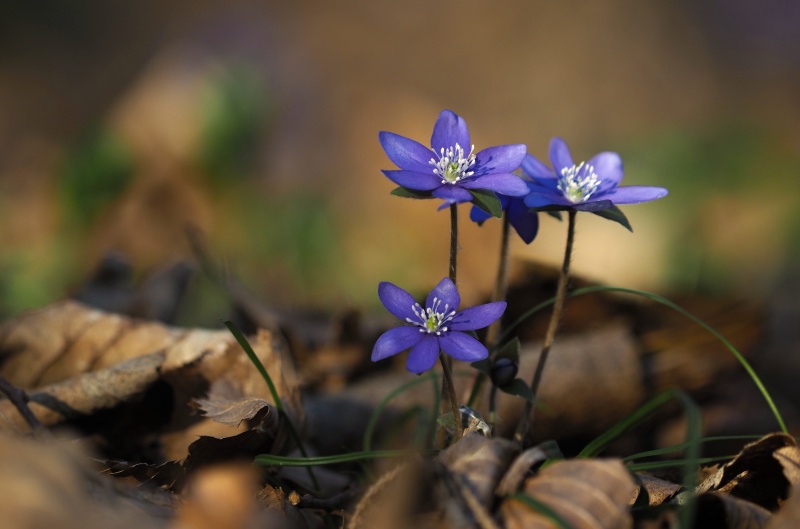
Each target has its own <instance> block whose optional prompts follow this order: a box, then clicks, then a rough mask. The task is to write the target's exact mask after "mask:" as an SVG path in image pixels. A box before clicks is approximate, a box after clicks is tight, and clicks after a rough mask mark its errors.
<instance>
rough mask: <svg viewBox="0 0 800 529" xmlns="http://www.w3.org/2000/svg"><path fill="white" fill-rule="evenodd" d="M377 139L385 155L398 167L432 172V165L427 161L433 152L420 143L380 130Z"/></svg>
mask: <svg viewBox="0 0 800 529" xmlns="http://www.w3.org/2000/svg"><path fill="white" fill-rule="evenodd" d="M378 139H379V140H380V142H381V147H383V150H384V151H386V156H388V157H389V159H390V160H391V161H392V162H394V164H395V165H396V166H397V167H399V168H400V169H406V170H408V171H415V172H418V173H426V172H427V173H433V167H432V166H431V165H430V164H429V163H428V162H429V161H430V159H431V158H433V157H434V156H433V152H432V151H431V150H430V149H429V148H427V147H425V146H424V145H422V144H421V143H418V142H416V141H414V140H412V139H409V138H406V137H404V136H400V135H399V134H395V133H393V132H386V131H383V132H380V133H379V134H378Z"/></svg>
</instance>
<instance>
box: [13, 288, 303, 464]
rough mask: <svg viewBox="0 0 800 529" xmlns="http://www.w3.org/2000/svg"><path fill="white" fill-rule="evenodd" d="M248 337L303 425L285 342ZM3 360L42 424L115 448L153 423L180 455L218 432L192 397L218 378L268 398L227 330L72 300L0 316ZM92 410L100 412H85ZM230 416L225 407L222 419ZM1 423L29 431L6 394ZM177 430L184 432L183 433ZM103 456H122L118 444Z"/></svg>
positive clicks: (239, 391)
mask: <svg viewBox="0 0 800 529" xmlns="http://www.w3.org/2000/svg"><path fill="white" fill-rule="evenodd" d="M251 345H252V346H253V349H254V350H255V352H256V354H257V355H258V356H259V358H260V359H261V361H262V363H263V364H264V366H265V367H266V369H267V371H268V373H270V375H271V378H272V380H273V382H274V384H275V386H276V389H277V392H278V395H279V397H280V398H281V401H282V404H283V408H284V410H285V411H286V413H287V415H288V416H290V417H292V419H293V421H295V423H296V424H298V425H299V424H301V423H302V420H303V416H302V408H301V405H300V395H299V389H298V386H297V379H296V375H295V373H294V369H293V366H292V364H291V362H289V361H287V360H286V357H287V355H286V353H285V346H284V345H283V343H282V342H281V340H280V339H279V338H277V337H276V336H274V335H273V334H271V333H270V332H269V331H265V330H262V331H259V332H258V333H257V334H256V335H255V336H254V337H252V338H251ZM0 360H2V363H1V364H0V374H3V375H4V376H6V378H8V379H9V380H10V381H11V382H12V383H14V384H16V385H18V386H21V387H23V388H25V389H28V391H29V394H30V400H31V403H30V408H31V410H32V411H33V413H34V414H35V415H36V416H37V417H38V418H39V420H40V421H41V422H42V423H43V424H45V425H48V426H54V425H57V424H61V423H70V424H72V425H73V426H76V427H79V428H81V429H83V430H84V431H86V432H87V433H100V434H101V435H102V436H103V437H105V438H106V439H108V443H107V447H108V448H109V451H112V452H113V450H114V449H122V448H124V447H125V446H126V445H134V444H136V443H135V441H136V440H137V439H139V438H142V439H144V438H145V437H146V436H148V437H150V438H152V436H153V434H158V433H159V432H160V433H163V434H164V436H165V437H164V439H163V440H164V446H165V450H166V451H168V452H169V454H170V456H172V457H174V458H183V457H185V456H186V455H187V454H188V446H189V445H190V444H191V443H193V442H194V441H195V439H196V438H197V436H198V435H200V436H203V435H208V434H210V435H215V436H219V434H220V431H221V430H220V426H221V425H219V426H212V423H211V422H210V421H208V427H204V426H203V425H202V424H200V423H202V421H203V420H205V419H203V418H202V417H199V416H198V415H196V414H195V413H194V409H193V408H192V407H191V406H190V403H192V401H193V400H194V399H197V398H203V397H207V392H208V391H209V388H210V387H215V385H217V384H219V383H221V382H225V383H226V384H227V385H228V386H229V392H228V395H229V397H230V398H232V399H233V398H235V399H240V400H241V399H255V401H258V400H261V401H263V402H267V403H270V404H273V402H272V396H271V394H270V392H269V390H268V387H267V385H266V383H265V382H264V380H263V379H262V377H261V375H260V374H259V372H258V370H257V369H256V368H255V367H254V366H253V365H252V364H251V362H250V360H249V358H248V357H247V355H246V354H245V353H244V352H243V351H242V349H241V346H240V345H239V344H238V343H237V342H236V340H235V339H234V338H233V336H232V335H231V334H230V332H228V331H227V330H206V329H180V328H174V327H168V326H165V325H162V324H159V323H155V322H144V321H139V320H134V319H131V318H127V317H123V316H118V315H115V314H107V313H104V312H101V311H98V310H95V309H90V308H88V307H85V306H83V305H81V304H79V303H76V302H73V301H65V302H61V303H57V304H54V305H51V306H49V307H45V308H43V309H40V310H37V311H33V312H29V313H26V314H23V315H22V316H20V317H19V318H17V319H15V320H10V321H8V322H5V323H4V324H2V325H0ZM42 384H44V385H42ZM255 401H254V402H255ZM255 407H257V405H255ZM253 411H256V413H257V410H255V409H254V408H253V407H251V409H250V410H249V411H248V412H246V413H245V412H244V411H243V410H241V409H240V410H239V412H240V413H241V417H242V419H246V418H247V417H246V416H247V415H248V414H249V413H252V412H253ZM218 412H219V410H218ZM231 413H233V412H232V411H231ZM95 416H96V417H98V420H96V421H92V420H91V418H92V417H95ZM101 416H102V417H101ZM134 418H135V419H134ZM101 419H102V420H101ZM233 419H234V417H233V415H229V416H228V419H227V420H230V421H233ZM196 425H199V426H201V428H199V429H198V428H195V427H194V426H196ZM0 428H3V429H6V430H9V429H10V430H14V431H20V432H24V431H27V430H28V427H27V424H26V423H25V422H24V421H23V419H22V417H21V416H20V414H19V413H18V412H17V411H16V410H15V409H14V408H13V407H12V406H11V405H10V403H9V402H8V401H7V400H4V399H3V400H0ZM225 428H228V430H227V432H228V433H227V434H224V435H222V437H228V436H232V435H234V434H238V433H240V430H238V429H236V428H233V427H225ZM182 431H186V432H189V433H188V434H187V435H183V436H181V434H180V432H182ZM274 434H276V432H271V435H274ZM249 435H253V434H249ZM262 440H263V439H262ZM108 455H109V456H110V457H112V458H122V459H127V455H126V454H124V453H119V451H118V452H117V453H116V454H114V453H111V454H108Z"/></svg>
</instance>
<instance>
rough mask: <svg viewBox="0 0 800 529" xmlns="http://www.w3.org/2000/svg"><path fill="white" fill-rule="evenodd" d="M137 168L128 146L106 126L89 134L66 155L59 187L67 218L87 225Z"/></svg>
mask: <svg viewBox="0 0 800 529" xmlns="http://www.w3.org/2000/svg"><path fill="white" fill-rule="evenodd" d="M134 170H135V165H134V160H133V156H132V154H131V152H130V151H129V150H128V148H127V146H126V145H125V144H124V143H123V142H122V141H121V140H120V139H119V138H117V137H116V136H115V135H114V134H112V133H111V132H110V131H108V130H106V129H104V128H98V129H95V130H93V131H91V132H89V133H88V134H86V135H85V136H84V137H83V138H81V140H80V141H79V142H78V143H77V144H76V145H75V146H74V147H73V148H71V149H70V150H69V151H68V152H67V155H66V156H65V159H64V163H63V165H62V168H61V172H60V174H59V179H58V182H59V190H60V194H61V197H62V199H63V204H64V206H65V208H66V209H67V217H68V218H69V220H70V221H74V222H76V223H77V224H78V227H80V228H87V227H88V226H89V225H91V223H92V222H93V221H95V220H96V219H97V217H98V215H99V214H100V213H101V212H102V211H103V210H105V208H106V207H108V206H109V205H110V204H111V203H112V202H113V201H114V200H116V199H117V198H118V197H119V196H120V195H121V194H122V193H123V192H124V191H125V189H126V188H127V186H128V184H129V183H130V180H131V177H132V176H133V173H134Z"/></svg>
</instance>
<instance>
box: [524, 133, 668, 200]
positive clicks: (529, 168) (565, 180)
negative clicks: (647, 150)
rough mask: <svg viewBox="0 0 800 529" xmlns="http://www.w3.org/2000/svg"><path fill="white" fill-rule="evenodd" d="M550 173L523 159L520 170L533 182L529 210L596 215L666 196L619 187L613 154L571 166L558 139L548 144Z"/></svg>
mask: <svg viewBox="0 0 800 529" xmlns="http://www.w3.org/2000/svg"><path fill="white" fill-rule="evenodd" d="M550 162H551V163H552V164H553V169H550V168H549V167H547V166H546V165H545V164H543V163H542V162H540V161H539V160H537V159H536V158H534V157H533V156H531V155H527V156H526V157H525V160H524V161H523V162H522V170H523V172H524V173H525V174H527V175H528V176H530V177H531V178H533V183H534V184H535V186H534V188H533V191H532V192H531V193H530V194H529V195H528V196H526V197H525V204H526V205H527V206H528V207H531V208H545V209H554V210H569V209H573V210H578V211H592V212H594V211H600V210H604V209H608V208H612V207H614V206H615V205H618V204H638V203H639V202H649V201H650V200H656V199H657V198H662V197H665V196H667V193H668V191H667V190H666V189H664V188H663V187H652V186H622V187H618V186H619V183H620V181H621V180H622V159H621V158H620V157H619V154H617V153H615V152H601V153H600V154H598V155H596V156H594V157H593V158H592V159H590V160H589V161H588V162H581V163H579V164H577V165H576V164H575V162H573V161H572V156H571V155H570V153H569V148H568V147H567V144H566V143H564V140H562V139H561V138H553V139H552V141H551V142H550Z"/></svg>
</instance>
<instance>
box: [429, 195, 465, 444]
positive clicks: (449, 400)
mask: <svg viewBox="0 0 800 529" xmlns="http://www.w3.org/2000/svg"><path fill="white" fill-rule="evenodd" d="M457 208H458V206H457V205H456V204H450V280H451V281H452V282H453V284H455V282H456V258H457V255H458V209H457ZM439 362H440V363H441V364H442V373H443V374H444V376H443V377H442V403H441V408H440V413H441V414H442V415H446V414H448V413H452V414H453V421H454V422H455V429H456V439H461V436H462V435H463V433H464V432H463V428H462V427H461V412H460V411H459V406H458V400H457V398H456V388H455V386H454V385H453V366H452V361H451V360H450V357H449V356H447V355H446V354H444V352H443V351H440V352H439ZM446 437H447V428H446V427H445V425H441V426H440V427H439V430H438V431H437V432H436V441H437V443H438V444H439V446H442V447H443V446H444V444H445V439H446Z"/></svg>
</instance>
